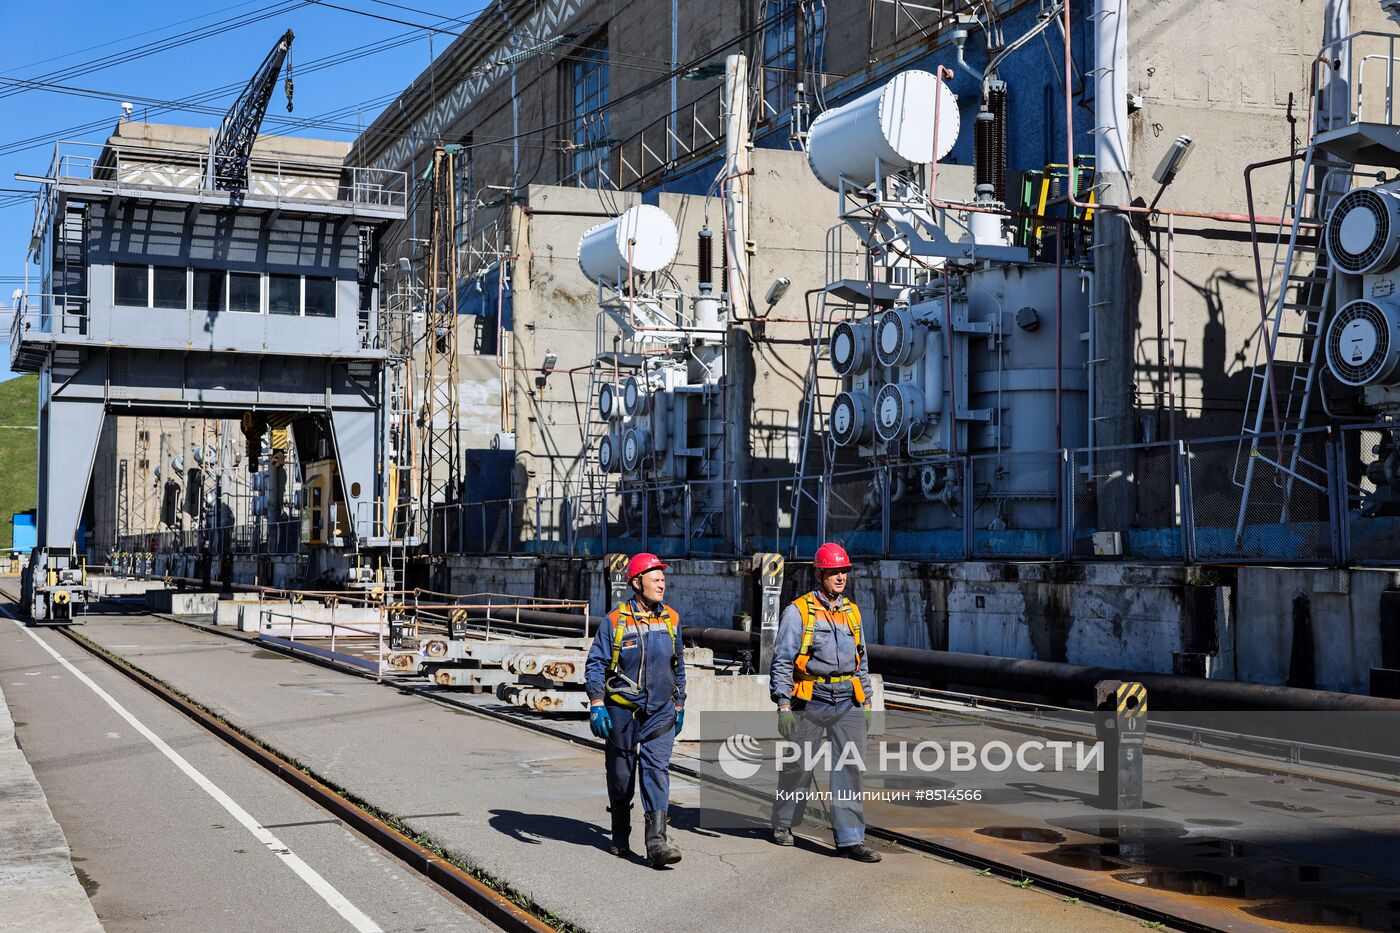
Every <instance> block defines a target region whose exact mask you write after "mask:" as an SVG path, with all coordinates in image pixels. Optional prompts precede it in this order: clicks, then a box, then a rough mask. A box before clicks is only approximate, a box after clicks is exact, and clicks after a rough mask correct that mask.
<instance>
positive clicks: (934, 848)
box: [65, 616, 1394, 931]
mask: <svg viewBox="0 0 1400 933" xmlns="http://www.w3.org/2000/svg"><path fill="white" fill-rule="evenodd" d="M161 618H165V619H167V620H169V621H174V622H179V623H181V624H183V625H187V626H189V627H191V628H194V629H197V630H199V631H203V632H214V633H216V634H220V635H224V636H226V637H229V638H233V639H237V640H240V641H244V642H250V643H257V644H258V645H259V646H260V647H266V648H271V649H273V650H277V651H279V652H281V653H284V654H288V655H290V656H293V657H296V658H298V659H300V660H304V661H310V662H311V663H314V664H318V665H321V666H325V667H329V668H332V669H335V670H338V671H341V672H343V673H352V674H355V675H357V676H361V677H365V676H368V677H371V678H372V677H373V675H367V674H366V672H365V671H364V669H362V668H357V667H355V666H353V665H349V664H342V663H338V662H336V661H335V660H334V659H332V658H327V657H322V656H316V655H309V654H306V653H303V652H299V651H296V650H288V649H285V648H284V647H283V646H281V645H275V644H268V643H267V642H262V641H259V640H258V639H256V637H247V636H245V635H243V634H241V633H234V632H231V631H226V630H220V629H217V628H213V627H210V626H206V625H201V624H199V623H193V622H188V621H186V620H183V619H179V618H178V617H173V616H161ZM492 628H493V629H495V630H501V629H509V628H510V626H509V624H504V625H503V624H501V623H493V624H492ZM65 634H68V636H69V637H70V638H73V639H74V640H75V641H78V642H79V643H80V644H81V643H83V642H86V641H87V640H86V639H82V637H81V636H79V635H77V634H76V633H73V632H66V633H65ZM522 634H536V635H538V634H541V633H539V632H537V631H536V632H522ZM83 647H84V649H85V650H89V651H97V652H101V653H102V654H103V656H104V660H106V661H107V662H108V663H109V664H112V665H114V666H116V667H118V669H121V670H123V672H124V673H126V674H127V675H128V676H131V677H133V678H135V679H138V680H139V681H141V682H143V686H147V687H148V688H149V689H162V687H161V685H159V684H158V683H156V682H154V678H151V677H150V676H149V675H147V674H144V672H141V671H140V670H139V668H136V667H135V666H134V665H132V664H130V662H127V661H125V660H123V659H120V658H117V657H108V656H107V655H106V652H104V651H103V649H101V648H99V647H97V646H95V645H90V644H84V645H83ZM146 681H152V683H146ZM392 683H393V685H394V687H395V688H396V689H399V690H405V691H408V692H411V693H414V694H417V695H419V696H421V697H423V698H425V699H427V700H429V701H431V702H435V703H440V704H444V705H448V706H451V707H453V708H456V709H461V710H464V711H468V712H470V713H473V714H475V715H478V716H483V717H486V718H490V719H496V720H499V721H503V722H508V723H510V724H512V725H515V726H517V727H520V728H524V729H529V730H531V731H533V732H536V733H540V734H544V735H548V736H550V737H552V738H554V739H557V740H559V741H562V742H567V743H569V744H571V745H574V746H579V747H584V748H588V749H591V750H594V751H598V752H601V751H602V748H603V744H602V743H601V742H599V741H597V740H596V739H593V738H592V737H591V736H587V735H580V734H579V733H578V731H576V729H574V728H571V727H570V726H569V725H564V724H558V723H552V722H549V721H546V720H542V719H540V718H539V717H537V716H533V715H531V714H529V713H527V712H525V711H518V712H517V711H514V710H511V709H502V708H488V707H485V706H483V705H482V704H481V703H480V702H472V701H471V700H470V699H469V698H464V697H454V696H451V695H450V694H447V693H445V692H444V691H442V690H441V689H440V688H436V687H434V686H432V685H430V684H428V683H414V682H412V681H411V680H407V679H403V678H395V679H394V680H393V681H392ZM164 689H168V688H164ZM176 699H177V700H178V701H179V702H180V703H182V704H185V705H188V706H191V707H193V708H194V709H195V710H197V705H196V704H193V703H190V702H189V700H188V699H185V698H179V697H178V696H177V697H176ZM891 706H892V707H895V708H901V709H903V710H904V711H906V712H910V713H913V712H927V711H928V710H927V708H926V707H925V706H920V705H915V704H912V703H909V702H900V701H899V700H897V699H896V700H895V701H894V702H893V703H892V704H891ZM187 714H189V713H188V711H187ZM204 715H207V714H204ZM214 731H221V732H222V731H227V732H228V733H229V734H230V735H231V736H234V737H237V741H238V742H239V743H240V747H242V746H244V745H246V746H251V747H253V748H260V746H258V744H257V743H256V742H255V741H252V740H250V738H249V737H248V736H243V735H242V734H241V733H239V732H238V731H237V730H236V729H235V728H232V727H231V726H230V725H229V724H227V723H221V724H220V727H219V729H218V730H214ZM260 751H261V754H263V755H266V756H267V757H268V761H267V763H266V764H265V766H268V767H270V768H272V769H274V770H278V771H279V773H281V771H282V770H285V769H286V768H287V762H286V761H285V759H282V758H280V757H279V756H277V755H275V753H272V752H269V751H268V750H267V749H260ZM1270 770H1275V769H1270ZM672 771H673V773H675V774H677V775H680V776H683V777H687V778H690V779H694V780H697V781H705V782H708V783H711V784H714V783H715V779H714V775H711V774H702V773H701V772H700V771H699V770H698V769H696V768H693V767H690V766H688V765H686V764H682V763H674V764H673V767H672ZM302 777H305V775H302ZM720 783H721V784H722V785H723V786H724V789H725V790H726V791H727V792H729V793H733V794H736V795H739V796H742V797H746V798H748V799H749V800H750V801H751V802H755V801H760V800H766V799H767V798H766V797H765V795H763V794H762V793H760V792H757V791H754V790H752V789H749V788H745V787H741V786H739V785H736V784H732V783H727V782H720ZM1369 789H1370V790H1372V791H1376V792H1380V791H1386V790H1388V789H1387V788H1384V787H1379V786H1371V787H1369ZM316 792H317V793H324V792H328V793H330V794H332V795H334V797H333V798H332V803H331V804H330V805H326V806H327V809H332V808H333V807H334V808H339V807H345V806H351V807H356V806H357V805H356V804H355V803H354V802H353V801H351V800H350V799H349V798H347V797H345V796H344V795H343V794H340V793H339V792H337V791H335V790H334V789H331V788H325V789H324V791H316ZM1390 793H1392V794H1393V793H1394V791H1393V790H1390ZM336 798H338V801H337V800H336ZM336 812H337V814H339V812H340V811H339V809H336ZM360 812H362V813H365V815H366V816H367V817H368V818H369V819H370V820H377V821H378V822H379V823H381V824H384V826H383V828H382V829H379V828H376V831H377V832H383V831H384V830H385V829H387V830H389V831H390V832H396V831H395V830H394V829H393V827H392V826H390V825H388V824H387V823H386V822H385V821H384V820H381V819H379V818H378V817H376V816H374V815H373V814H371V813H368V812H367V811H364V810H363V808H360ZM1149 822H1150V821H1149ZM372 828H374V827H372ZM869 835H870V836H872V837H873V838H876V839H879V840H882V841H885V842H888V843H890V844H893V845H898V846H903V847H905V848H907V849H909V850H912V851H916V852H921V853H925V854H928V855H933V856H937V857H939V858H943V859H947V860H949V861H953V862H956V863H959V864H963V865H966V866H969V867H971V868H973V869H975V870H977V871H978V872H979V873H981V874H991V875H995V876H999V877H1002V878H1004V879H1006V880H1007V881H1008V882H1011V883H1015V884H1018V885H1021V886H1026V885H1034V886H1035V887H1037V888H1040V889H1043V890H1046V891H1050V892H1054V893H1056V894H1059V895H1060V896H1062V897H1063V898H1065V899H1066V900H1080V901H1084V902H1086V903H1093V904H1096V905H1099V906H1102V907H1105V908H1108V909H1111V910H1115V911H1118V912H1121V913H1124V914H1126V915H1129V916H1132V917H1135V918H1137V919H1139V920H1141V921H1142V922H1143V924H1144V925H1145V926H1148V927H1152V928H1159V925H1160V926H1161V927H1171V928H1174V929H1181V930H1193V931H1194V930H1202V931H1204V930H1215V931H1220V930H1237V929H1240V928H1242V925H1241V924H1239V923H1238V921H1239V920H1240V919H1248V916H1249V915H1247V914H1245V913H1243V911H1244V910H1246V909H1248V908H1250V907H1252V906H1259V907H1266V906H1269V903H1268V899H1264V900H1258V899H1257V898H1256V899H1246V898H1239V897H1235V898H1234V903H1232V904H1231V905H1230V909H1224V908H1222V907H1221V906H1220V905H1219V903H1218V902H1217V900H1216V899H1215V898H1212V897H1210V896H1205V897H1199V896H1196V895H1194V894H1193V892H1191V891H1177V892H1167V894H1168V896H1167V897H1166V900H1168V901H1169V902H1170V906H1168V907H1164V906H1163V901H1164V897H1163V893H1162V892H1143V893H1145V894H1149V895H1151V896H1141V895H1140V894H1139V892H1138V891H1136V890H1134V887H1133V884H1134V883H1135V882H1128V883H1112V884H1106V883H1104V882H1103V879H1104V878H1105V877H1106V876H1104V875H1103V874H1102V873H1097V874H1096V873H1094V872H1086V871H1076V870H1075V869H1073V868H1066V867H1065V866H1063V865H1056V864H1054V863H1053V862H1050V861H1041V862H1039V864H1041V865H1044V866H1045V867H1044V868H1042V869H1039V870H1038V869H1037V867H1036V864H1037V862H1036V861H1035V859H1036V856H1037V855H1041V854H1043V852H1044V848H1043V847H1044V845H1046V844H1047V843H1048V837H1046V836H1040V837H1037V836H1036V835H1035V834H1028V837H1027V838H1025V839H1021V840H1017V839H1015V838H1005V839H1001V838H995V837H993V838H978V837H977V836H976V835H975V834H974V833H951V834H944V836H943V838H942V839H938V838H930V837H929V836H927V835H922V834H919V833H916V832H905V831H900V830H897V829H890V828H874V827H872V828H871V829H870V830H869ZM397 836H398V837H403V834H402V833H398V834H397ZM407 841H408V842H409V843H412V842H413V841H412V840H407ZM1061 841H1064V840H1063V839H1062V840H1061ZM1017 842H1020V843H1024V845H1021V846H1019V847H1016V846H1015V845H1014V844H1015V843H1017ZM404 843H405V839H404V838H394V837H388V838H387V842H386V848H387V849H388V850H389V851H393V852H394V854H396V855H397V856H398V857H399V858H401V859H404V860H405V861H407V862H409V863H410V864H414V865H415V867H418V866H419V865H422V866H423V868H422V869H420V870H425V872H427V871H437V872H450V870H451V869H454V868H455V869H456V871H457V872H458V873H459V874H461V875H463V876H465V878H464V879H463V880H462V881H459V882H458V883H459V884H464V883H465V881H466V880H468V879H470V878H471V876H470V873H468V872H464V871H462V869H461V868H460V867H458V866H452V865H451V864H450V863H444V862H443V861H442V860H441V859H439V858H437V857H436V856H435V855H434V854H433V853H432V851H431V850H430V849H428V848H426V847H424V846H423V845H422V844H421V843H414V845H416V846H417V848H416V849H414V848H411V847H405V845H404ZM1070 848H1084V847H1083V846H1082V845H1081V846H1077V847H1076V846H1073V845H1072V846H1070ZM425 853H426V854H425ZM999 853H1001V854H999ZM1119 867H1120V868H1123V869H1127V870H1128V873H1129V874H1131V867H1132V866H1131V864H1130V863H1129V864H1124V865H1120V866H1119ZM430 877H432V875H430ZM1081 878H1082V879H1083V880H1079V879H1081ZM434 880H438V879H436V878H434ZM439 883H442V882H441V881H439ZM1115 888H1116V889H1118V890H1116V891H1115V890H1114V889H1115ZM449 889H450V890H451V888H449ZM455 893H456V891H455V890H454V894H455ZM1135 895H1136V896H1135ZM461 896H463V899H464V900H465V899H466V898H467V897H473V898H480V897H483V896H489V897H495V898H499V897H500V895H498V894H496V893H495V892H493V891H489V888H488V891H487V892H486V893H485V894H483V892H480V891H475V890H474V889H473V891H472V892H465V891H464V893H463V895H461ZM1256 900H1257V901H1258V902H1257V904H1256ZM1275 900H1276V898H1275ZM467 902H468V903H469V904H471V906H473V907H474V908H475V909H477V910H482V907H481V906H480V905H479V904H478V903H477V902H476V901H474V900H468V901H467ZM1323 906H1325V905H1323ZM483 912H484V911H483ZM507 913H508V915H503V917H502V919H503V922H507V923H529V922H535V923H543V922H544V921H543V920H541V919H540V918H539V917H532V916H530V915H529V912H528V911H525V910H523V909H522V908H521V907H520V906H519V905H518V904H512V905H511V907H510V908H509V909H508V911H507ZM522 914H523V915H524V916H522ZM1296 916H1297V917H1298V918H1300V919H1299V922H1297V923H1293V922H1288V918H1286V917H1285V916H1284V915H1280V916H1279V917H1278V918H1277V919H1278V920H1280V921H1282V922H1280V923H1266V924H1260V923H1259V920H1257V919H1255V920H1253V923H1252V924H1251V923H1248V922H1246V923H1244V924H1243V926H1244V927H1247V926H1250V925H1253V926H1255V927H1256V928H1262V927H1267V928H1273V929H1297V930H1321V929H1339V930H1340V929H1346V930H1351V929H1390V928H1391V927H1389V926H1379V927H1378V926H1375V925H1372V924H1368V923H1364V922H1348V921H1349V920H1352V919H1354V918H1349V917H1348V916H1347V915H1346V914H1345V913H1339V912H1338V911H1336V910H1333V911H1332V912H1331V913H1330V914H1329V912H1328V911H1327V910H1324V909H1321V908H1319V909H1318V910H1316V911H1313V912H1311V913H1310V912H1309V911H1308V910H1305V909H1303V908H1301V907H1300V908H1299V909H1298V910H1297V912H1296ZM1329 920H1331V921H1334V922H1328V921H1329ZM503 928H508V929H540V928H541V927H537V926H514V927H503ZM546 928H547V927H546Z"/></svg>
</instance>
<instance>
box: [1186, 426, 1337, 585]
mask: <svg viewBox="0 0 1400 933" xmlns="http://www.w3.org/2000/svg"><path fill="white" fill-rule="evenodd" d="M1331 443H1332V435H1331V433H1330V432H1329V431H1328V430H1327V429H1325V428H1319V429H1315V430H1309V431H1303V432H1297V433H1292V434H1264V435H1260V436H1259V437H1257V438H1248V439H1246V438H1218V439H1212V440H1203V441H1190V442H1187V444H1186V457H1187V461H1188V471H1187V482H1188V488H1189V501H1190V504H1191V509H1190V516H1191V532H1192V534H1191V541H1192V553H1191V558H1192V559H1193V560H1195V561H1198V562H1200V563H1263V562H1276V561H1281V562H1287V563H1312V564H1318V563H1322V564H1329V563H1332V562H1333V561H1334V560H1335V559H1336V558H1338V557H1339V556H1340V554H1339V548H1338V547H1337V528H1336V523H1335V522H1334V521H1333V509H1332V498H1333V488H1334V485H1335V471H1334V469H1333V466H1332V463H1333V456H1334V451H1333V450H1332V449H1331ZM1240 456H1243V457H1244V458H1247V459H1244V460H1243V461H1242V462H1243V468H1242V469H1241V470H1240V471H1239V474H1232V470H1233V468H1234V464H1235V462H1236V459H1237V457H1240ZM1232 475H1241V477H1242V478H1241V480H1240V481H1239V482H1238V483H1236V482H1229V481H1228V478H1229V477H1230V476H1232Z"/></svg>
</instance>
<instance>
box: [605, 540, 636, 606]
mask: <svg viewBox="0 0 1400 933" xmlns="http://www.w3.org/2000/svg"><path fill="white" fill-rule="evenodd" d="M629 560H631V558H630V557H629V556H628V555H626V554H605V555H603V572H604V573H606V574H607V575H608V605H607V608H606V609H604V610H603V611H604V612H611V611H612V610H614V609H616V608H617V607H618V604H619V603H624V602H626V601H627V600H628V599H630V598H631V596H632V588H631V587H630V586H628V585H627V562H628V561H629Z"/></svg>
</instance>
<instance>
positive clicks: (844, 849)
mask: <svg viewBox="0 0 1400 933" xmlns="http://www.w3.org/2000/svg"><path fill="white" fill-rule="evenodd" d="M836 851H837V853H838V854H840V855H841V856H842V857H843V858H850V859H855V860H856V861H857V862H878V861H880V853H879V852H876V851H875V850H874V849H872V848H870V846H868V845H866V844H865V843H863V842H857V843H856V844H855V845H853V846H841V847H840V848H838V849H837V850H836Z"/></svg>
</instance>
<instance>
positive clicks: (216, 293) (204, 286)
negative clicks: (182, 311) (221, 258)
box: [194, 269, 224, 314]
mask: <svg viewBox="0 0 1400 933" xmlns="http://www.w3.org/2000/svg"><path fill="white" fill-rule="evenodd" d="M194 309H195V310H196V311H208V312H210V313H214V314H217V313H218V312H220V311H222V310H224V270H222V269H196V270H194Z"/></svg>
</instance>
